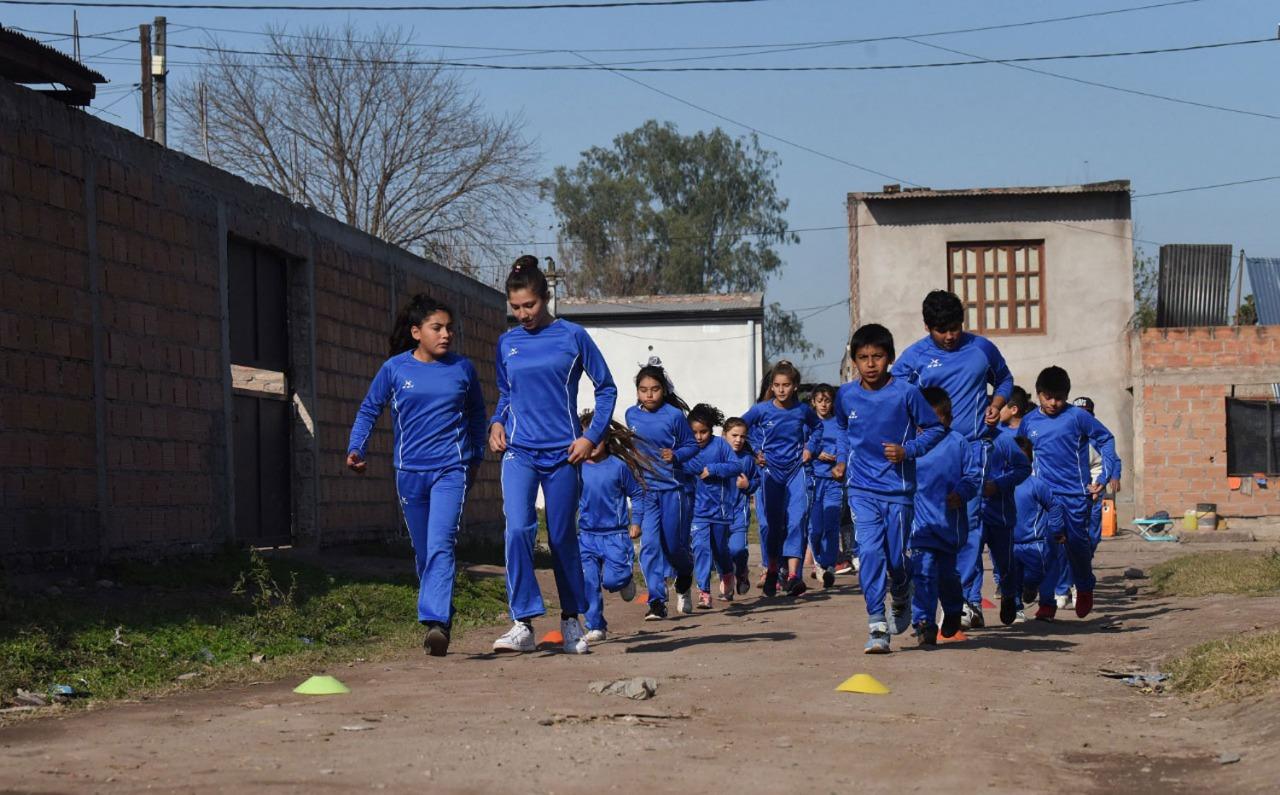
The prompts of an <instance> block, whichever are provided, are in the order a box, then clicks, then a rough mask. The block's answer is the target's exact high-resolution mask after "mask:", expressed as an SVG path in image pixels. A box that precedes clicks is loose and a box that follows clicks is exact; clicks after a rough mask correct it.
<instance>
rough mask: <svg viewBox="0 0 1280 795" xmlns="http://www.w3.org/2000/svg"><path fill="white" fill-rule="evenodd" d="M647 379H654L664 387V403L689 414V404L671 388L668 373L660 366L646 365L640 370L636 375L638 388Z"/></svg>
mask: <svg viewBox="0 0 1280 795" xmlns="http://www.w3.org/2000/svg"><path fill="white" fill-rule="evenodd" d="M646 378H652V379H653V380H655V381H657V382H658V383H659V384H661V385H662V402H663V403H666V404H667V405H668V406H675V407H676V408H678V409H680V411H682V412H684V413H686V414H687V413H689V404H688V403H685V402H684V401H683V400H681V399H680V396H679V395H677V394H676V391H675V390H674V389H672V388H671V379H669V378H667V371H666V370H664V369H663V368H662V365H660V364H646V365H645V366H644V367H641V368H640V372H638V373H636V386H637V387H638V386H640V382H641V381H643V380H644V379H646Z"/></svg>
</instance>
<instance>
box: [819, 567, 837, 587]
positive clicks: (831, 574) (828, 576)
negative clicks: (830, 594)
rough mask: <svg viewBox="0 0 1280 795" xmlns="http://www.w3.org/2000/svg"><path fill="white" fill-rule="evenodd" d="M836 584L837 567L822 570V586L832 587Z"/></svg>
mask: <svg viewBox="0 0 1280 795" xmlns="http://www.w3.org/2000/svg"><path fill="white" fill-rule="evenodd" d="M835 584H836V570H835V568H834V567H833V568H830V569H823V570H822V587H823V588H830V587H831V586H833V585H835Z"/></svg>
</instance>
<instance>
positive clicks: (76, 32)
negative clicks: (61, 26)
mask: <svg viewBox="0 0 1280 795" xmlns="http://www.w3.org/2000/svg"><path fill="white" fill-rule="evenodd" d="M71 39H72V41H73V45H72V47H73V49H74V51H75V58H76V63H80V17H79V16H78V15H77V14H76V11H75V9H74V8H73V9H71Z"/></svg>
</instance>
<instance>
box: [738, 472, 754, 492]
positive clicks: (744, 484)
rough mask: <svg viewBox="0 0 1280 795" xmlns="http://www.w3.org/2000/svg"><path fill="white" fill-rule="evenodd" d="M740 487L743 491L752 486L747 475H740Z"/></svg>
mask: <svg viewBox="0 0 1280 795" xmlns="http://www.w3.org/2000/svg"><path fill="white" fill-rule="evenodd" d="M738 488H739V489H741V490H743V491H746V490H747V489H749V488H751V481H749V480H747V476H746V475H738Z"/></svg>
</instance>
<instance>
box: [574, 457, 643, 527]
mask: <svg viewBox="0 0 1280 795" xmlns="http://www.w3.org/2000/svg"><path fill="white" fill-rule="evenodd" d="M643 497H644V487H643V486H642V485H640V483H639V482H638V481H637V480H636V479H635V476H634V475H632V474H631V469H630V468H629V467H628V466H627V465H626V463H625V462H623V460H622V459H621V458H616V457H614V456H609V457H608V458H606V459H604V460H603V461H599V462H596V461H586V462H584V463H583V464H582V493H581V494H580V495H579V496H578V529H579V530H581V531H582V532H584V533H591V532H609V531H614V530H623V529H626V527H627V525H629V524H635V525H638V524H640V521H641V520H642V519H643V518H644V499H643ZM628 500H630V502H631V513H630V517H629V518H628V514H627V501H628Z"/></svg>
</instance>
